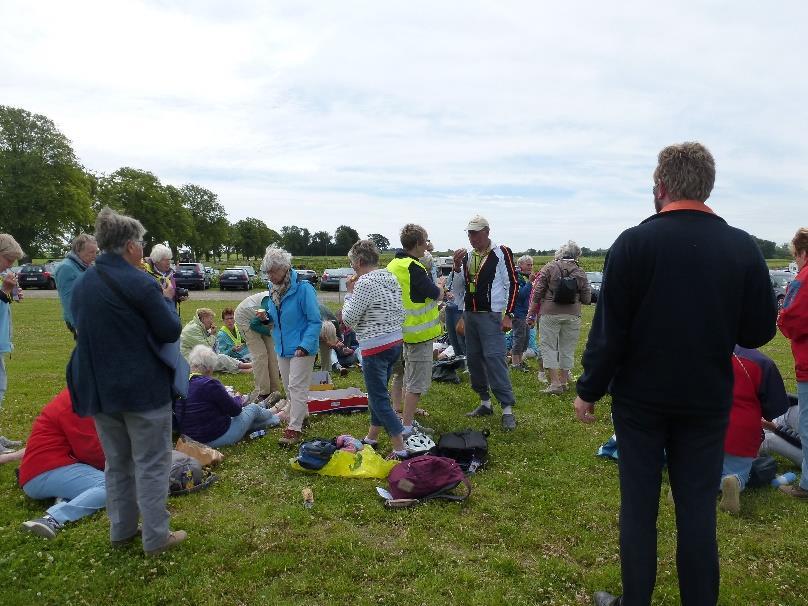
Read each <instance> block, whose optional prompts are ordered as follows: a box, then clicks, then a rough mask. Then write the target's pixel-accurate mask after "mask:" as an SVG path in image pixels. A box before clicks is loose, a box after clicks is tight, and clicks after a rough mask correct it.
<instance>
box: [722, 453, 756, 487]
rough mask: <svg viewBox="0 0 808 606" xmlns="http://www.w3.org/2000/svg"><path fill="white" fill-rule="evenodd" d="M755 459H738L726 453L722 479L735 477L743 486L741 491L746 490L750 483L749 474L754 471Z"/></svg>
mask: <svg viewBox="0 0 808 606" xmlns="http://www.w3.org/2000/svg"><path fill="white" fill-rule="evenodd" d="M754 460H755V457H737V456H735V455H731V454H727V453H724V467H723V468H722V469H721V479H722V480H723V479H724V476H735V477H736V478H738V482H739V483H740V485H741V490H743V489H744V488H746V483H747V482H748V481H749V473H750V472H751V471H752V461H754Z"/></svg>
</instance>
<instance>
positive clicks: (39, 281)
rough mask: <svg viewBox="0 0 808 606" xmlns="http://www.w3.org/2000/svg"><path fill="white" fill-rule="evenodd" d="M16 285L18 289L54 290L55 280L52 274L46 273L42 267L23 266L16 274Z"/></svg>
mask: <svg viewBox="0 0 808 606" xmlns="http://www.w3.org/2000/svg"><path fill="white" fill-rule="evenodd" d="M17 283H18V284H19V285H20V288H48V289H50V290H53V289H54V288H56V280H54V279H53V273H51V272H50V271H48V270H47V269H46V268H45V266H44V265H31V264H28V265H23V266H22V267H21V268H20V271H19V272H18V273H17Z"/></svg>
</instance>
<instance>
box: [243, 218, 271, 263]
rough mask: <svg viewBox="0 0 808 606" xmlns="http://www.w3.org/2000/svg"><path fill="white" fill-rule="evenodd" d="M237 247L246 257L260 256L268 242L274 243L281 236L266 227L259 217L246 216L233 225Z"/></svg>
mask: <svg viewBox="0 0 808 606" xmlns="http://www.w3.org/2000/svg"><path fill="white" fill-rule="evenodd" d="M233 231H234V232H235V242H236V247H237V249H238V250H239V251H240V252H241V254H242V255H243V256H245V257H247V258H248V259H252V258H256V257H261V256H263V254H264V251H265V250H266V247H267V246H269V245H270V244H276V243H278V242H279V241H280V239H281V236H280V235H279V234H278V232H276V231H274V230H272V229H270V228H269V227H267V224H266V223H264V222H263V221H261V219H255V218H253V217H247V218H246V219H242V220H241V221H238V222H237V223H235V224H234V225H233Z"/></svg>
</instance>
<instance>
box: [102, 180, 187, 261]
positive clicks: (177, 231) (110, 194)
mask: <svg viewBox="0 0 808 606" xmlns="http://www.w3.org/2000/svg"><path fill="white" fill-rule="evenodd" d="M98 202H99V205H100V206H109V207H110V208H114V209H115V210H118V211H120V212H123V213H125V214H127V215H129V216H131V217H134V218H136V219H138V220H139V221H140V222H141V223H143V227H145V228H146V230H147V232H146V236H145V238H144V239H145V240H146V250H147V252H148V250H149V249H150V248H151V247H152V246H153V245H154V244H157V243H161V242H168V243H169V244H170V245H171V246H172V248H173V249H174V250H175V254H176V249H177V247H179V246H180V245H183V244H185V241H186V239H187V238H188V236H189V234H190V230H191V228H192V226H193V220H192V218H191V215H190V213H189V212H188V209H187V208H185V206H184V198H183V196H182V193H181V191H180V190H178V189H176V188H175V187H172V186H164V185H163V184H162V183H160V179H158V178H157V177H156V176H155V175H154V174H152V173H150V172H148V171H145V170H138V169H136V168H130V167H123V168H119V169H118V170H116V171H115V172H114V173H112V174H111V175H108V176H105V177H102V178H101V179H100V181H99V183H98Z"/></svg>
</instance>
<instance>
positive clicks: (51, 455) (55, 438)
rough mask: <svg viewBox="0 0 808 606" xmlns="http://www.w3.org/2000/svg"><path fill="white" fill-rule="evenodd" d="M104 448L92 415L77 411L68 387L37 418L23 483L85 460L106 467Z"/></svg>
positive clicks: (23, 466) (24, 462) (22, 469)
mask: <svg viewBox="0 0 808 606" xmlns="http://www.w3.org/2000/svg"><path fill="white" fill-rule="evenodd" d="M104 461H105V459H104V451H103V450H102V449H101V442H100V441H99V440H98V434H97V433H96V430H95V423H94V422H93V420H92V418H91V417H80V416H78V415H77V414H76V413H74V412H73V404H72V402H71V401H70V394H69V393H68V391H67V389H63V390H62V391H60V392H59V393H58V394H57V396H56V397H55V398H53V400H51V402H50V403H48V404H47V405H46V406H45V408H43V409H42V412H40V413H39V416H38V417H37V418H36V419H35V420H34V426H33V428H32V429H31V435H30V436H29V437H28V443H27V444H26V445H25V456H24V457H23V459H22V464H21V465H20V480H19V481H20V486H23V485H25V483H26V482H28V481H29V480H32V479H33V478H35V477H36V476H38V475H39V474H41V473H45V472H46V471H50V470H52V469H57V468H59V467H64V466H66V465H73V464H74V463H85V464H87V465H92V466H93V467H95V468H96V469H101V470H103V469H104Z"/></svg>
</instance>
